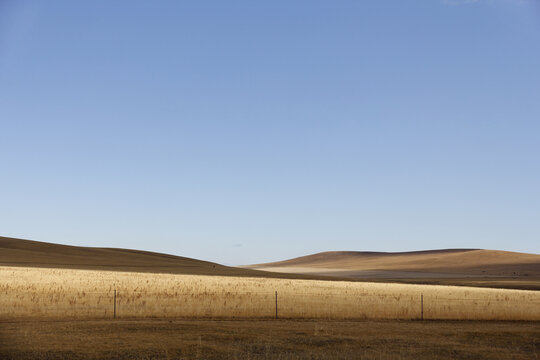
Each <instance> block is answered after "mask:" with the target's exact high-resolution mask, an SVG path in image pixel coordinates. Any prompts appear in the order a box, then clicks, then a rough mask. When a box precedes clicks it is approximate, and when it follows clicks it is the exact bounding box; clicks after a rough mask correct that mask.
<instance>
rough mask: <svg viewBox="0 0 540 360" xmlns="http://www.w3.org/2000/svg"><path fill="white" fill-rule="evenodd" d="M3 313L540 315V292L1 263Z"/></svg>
mask: <svg viewBox="0 0 540 360" xmlns="http://www.w3.org/2000/svg"><path fill="white" fill-rule="evenodd" d="M0 279H1V280H0V317H1V318H22V317H39V318H42V317H44V318H111V317H113V314H114V291H115V289H116V291H117V300H116V311H117V317H118V318H123V317H124V318H127V317H196V318H273V317H275V313H276V305H275V301H276V298H275V292H276V291H277V294H278V296H277V298H278V316H279V317H280V318H328V319H419V318H420V317H421V311H422V309H421V297H422V296H423V302H424V308H423V310H424V318H425V319H469V320H473V319H474V320H540V292H536V291H525V290H508V289H484V288H468V287H455V286H434V285H407V284H381V283H363V282H346V281H321V280H290V279H265V278H246V277H226V276H202V275H175V274H151V273H130V272H115V271H93V270H69V269H46V268H23V267H0Z"/></svg>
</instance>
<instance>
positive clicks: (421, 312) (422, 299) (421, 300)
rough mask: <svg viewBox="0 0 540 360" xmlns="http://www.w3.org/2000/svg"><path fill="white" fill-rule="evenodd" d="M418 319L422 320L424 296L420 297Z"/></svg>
mask: <svg viewBox="0 0 540 360" xmlns="http://www.w3.org/2000/svg"><path fill="white" fill-rule="evenodd" d="M420 309H421V310H420V319H421V320H424V294H422V295H420Z"/></svg>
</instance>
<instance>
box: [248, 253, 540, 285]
mask: <svg viewBox="0 0 540 360" xmlns="http://www.w3.org/2000/svg"><path fill="white" fill-rule="evenodd" d="M246 268H251V269H258V270H265V271H275V272H287V273H298V274H310V275H326V276H335V277H340V278H350V279H356V280H379V281H382V280H392V281H399V282H414V283H433V284H454V285H456V284H457V285H475V286H476V285H479V286H495V287H512V288H525V289H538V290H540V255H536V254H525V253H518V252H510V251H498V250H481V249H446V250H428V251H414V252H394V253H392V252H356V251H331V252H323V253H318V254H313V255H308V256H302V257H298V258H294V259H289V260H284V261H278V262H272V263H266V264H257V265H249V266H246Z"/></svg>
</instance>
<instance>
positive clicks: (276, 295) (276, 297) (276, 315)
mask: <svg viewBox="0 0 540 360" xmlns="http://www.w3.org/2000/svg"><path fill="white" fill-rule="evenodd" d="M277 318H278V317H277V291H276V320H277Z"/></svg>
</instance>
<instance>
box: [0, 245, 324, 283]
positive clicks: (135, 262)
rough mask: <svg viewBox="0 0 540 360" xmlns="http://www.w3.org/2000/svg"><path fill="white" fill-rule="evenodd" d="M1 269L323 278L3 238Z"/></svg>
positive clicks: (0, 258)
mask: <svg viewBox="0 0 540 360" xmlns="http://www.w3.org/2000/svg"><path fill="white" fill-rule="evenodd" d="M0 266H29V267H47V268H69V269H89V270H113V271H134V272H153V273H170V274H193V275H221V276H253V277H279V278H320V276H302V275H300V274H295V275H287V274H277V273H267V272H263V271H257V270H251V269H243V268H235V267H229V266H223V265H220V264H216V263H212V262H208V261H202V260H196V259H191V258H187V257H181V256H174V255H168V254H160V253H155V252H148V251H139V250H128V249H114V248H93V247H80V246H69V245H59V244H52V243H46V242H39V241H31V240H23V239H15V238H9V237H0Z"/></svg>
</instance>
